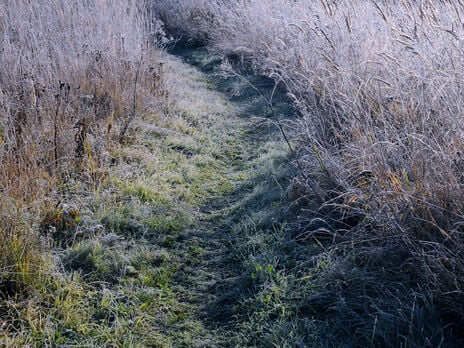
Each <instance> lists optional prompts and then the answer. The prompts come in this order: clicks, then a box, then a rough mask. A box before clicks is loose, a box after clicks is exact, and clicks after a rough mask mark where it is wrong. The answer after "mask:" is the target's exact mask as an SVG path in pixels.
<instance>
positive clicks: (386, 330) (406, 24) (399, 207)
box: [155, 0, 464, 346]
mask: <svg viewBox="0 0 464 348" xmlns="http://www.w3.org/2000/svg"><path fill="white" fill-rule="evenodd" d="M155 7H156V8H157V12H158V13H159V15H160V18H162V19H163V20H164V21H165V22H166V24H167V25H168V27H169V28H170V29H171V30H173V32H176V33H178V35H179V36H180V37H182V38H183V39H184V40H185V41H190V42H196V43H197V44H206V45H207V46H208V47H209V48H210V49H212V50H214V51H215V52H216V53H220V54H222V55H223V60H224V64H227V61H231V62H235V63H237V62H242V63H244V64H247V66H248V67H251V68H252V69H254V70H255V71H256V72H257V73H260V74H263V75H265V76H269V77H271V78H273V79H274V80H275V81H276V83H279V84H280V85H283V86H285V87H286V89H287V91H288V93H289V96H290V97H291V98H292V99H293V101H294V103H295V105H296V107H297V108H298V110H299V112H300V117H299V118H298V120H289V122H288V123H287V128H288V132H289V134H292V143H293V144H294V146H295V148H296V151H297V152H298V157H297V159H295V164H296V166H297V167H298V168H300V169H302V170H301V171H300V174H299V175H298V176H297V177H296V178H295V179H294V181H293V186H292V188H291V189H290V197H291V198H292V199H293V200H294V203H293V205H294V207H295V209H297V210H298V211H299V216H300V218H299V221H298V223H297V224H296V225H295V226H294V227H295V234H294V237H295V238H296V240H298V241H299V242H300V243H301V244H303V245H307V246H308V248H311V245H313V244H314V243H317V244H319V245H321V246H323V248H322V251H321V254H320V256H321V255H323V256H322V257H323V258H324V259H325V260H326V262H327V267H328V268H329V269H330V271H327V274H326V275H323V276H321V278H320V279H319V280H314V282H315V283H316V284H318V286H319V287H320V288H319V290H318V291H319V295H317V294H316V293H313V294H312V295H308V298H306V300H303V301H302V302H303V303H306V304H307V305H308V308H309V309H308V311H306V312H302V313H300V314H301V315H302V317H305V318H306V319H307V320H310V321H311V320H316V321H319V320H320V321H322V322H323V323H330V324H328V327H329V328H328V329H327V330H328V331H327V332H328V333H327V332H326V333H325V334H327V335H329V336H330V337H329V336H327V337H326V338H325V339H323V340H322V341H323V342H325V344H327V345H329V346H332V345H335V346H337V345H339V344H342V342H344V343H346V342H347V340H348V342H350V339H351V342H352V343H353V342H358V343H359V342H363V343H362V344H371V345H372V346H379V345H380V346H427V345H431V346H448V345H450V346H453V344H456V343H455V342H457V340H459V339H462V338H463V337H462V334H461V333H460V328H462V327H463V325H464V307H463V305H464V302H463V300H464V297H463V294H464V293H463V290H462V283H463V280H464V258H463V254H462V250H463V237H462V233H463V229H462V226H463V221H464V215H463V209H464V206H463V202H464V200H463V194H464V186H463V170H464V167H463V163H464V162H463V158H462V149H463V144H464V133H463V131H464V128H463V127H464V123H463V121H464V118H463V115H464V114H463V110H462V105H464V104H463V101H464V100H463V98H464V94H463V93H462V76H463V73H464V61H463V58H462V57H463V56H464V55H463V49H464V46H463V44H462V43H463V39H464V19H463V18H464V5H463V4H462V3H461V2H448V1H428V0H426V1H420V2H418V1H374V0H357V1H345V0H342V1H336V2H335V1H327V0H323V1H313V0H296V1H289V0H279V1H238V2H237V1H233V2H232V1H201V0H190V1H183V2H181V3H178V2H171V1H158V2H157V3H156V5H155ZM353 279H357V281H358V283H357V284H351V283H352V280H353ZM349 284H351V285H349ZM345 287H346V288H345ZM311 304H312V305H311ZM318 306H319V307H320V309H319V310H315V308H317V307H318ZM311 308H313V309H311ZM356 339H359V340H360V341H356ZM453 342H454V343H453ZM321 344H322V343H321Z"/></svg>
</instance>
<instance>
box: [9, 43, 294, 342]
mask: <svg viewBox="0 0 464 348" xmlns="http://www.w3.org/2000/svg"><path fill="white" fill-rule="evenodd" d="M182 53H183V55H184V57H183V59H182V58H176V57H174V56H172V55H168V54H163V55H161V56H160V57H159V59H160V60H161V61H163V70H164V74H163V76H164V83H165V89H166V91H168V95H167V96H166V100H165V102H164V103H163V105H162V107H161V108H160V112H159V113H155V114H149V115H146V116H144V117H141V118H138V119H136V120H134V121H133V123H132V124H131V127H130V129H129V130H128V132H127V139H126V142H125V144H123V145H120V146H118V147H115V148H113V149H112V150H111V151H110V153H109V154H108V156H110V162H111V166H110V168H109V170H108V172H106V173H99V172H95V173H93V175H92V178H89V181H88V185H87V184H83V183H82V178H79V177H76V178H73V177H72V176H70V177H69V178H67V181H66V186H65V187H63V188H62V190H63V192H64V198H63V199H66V201H68V202H71V203H72V206H75V207H76V208H77V209H78V210H79V212H80V216H81V217H80V223H79V225H77V226H74V225H72V226H71V225H70V228H71V229H72V231H61V232H60V233H63V237H66V236H70V235H72V236H73V242H72V243H69V241H65V242H63V243H62V244H61V246H60V247H58V248H55V249H54V251H53V257H52V258H51V260H50V261H51V264H55V262H56V263H57V264H58V267H59V269H57V271H56V274H55V275H50V276H46V277H44V281H43V284H37V288H36V290H35V292H34V295H33V296H32V297H30V298H28V299H25V300H24V301H20V300H19V299H16V300H15V301H9V302H5V303H4V306H3V307H2V313H3V314H2V318H8V315H9V314H8V313H11V318H12V319H11V322H9V321H8V320H5V321H2V323H1V325H2V328H3V329H4V331H3V333H2V334H1V335H0V345H1V346H6V347H10V346H11V347H16V346H79V347H81V346H83V347H101V346H106V347H112V346H114V347H228V346H245V345H253V343H252V342H248V340H249V338H248V337H247V334H246V333H247V332H249V331H250V330H253V328H252V327H249V328H245V327H244V326H243V325H248V323H250V321H249V320H248V319H249V311H250V309H251V310H252V311H253V313H258V314H259V313H261V312H260V311H263V313H267V314H266V315H268V314H272V311H273V310H278V311H281V310H282V308H280V309H279V306H280V305H279V299H278V297H276V301H274V300H271V299H270V297H269V296H271V295H269V294H266V293H265V294H262V291H261V290H263V291H265V292H268V291H274V290H273V287H267V285H266V286H264V285H263V284H265V283H266V284H269V281H271V282H273V281H274V280H275V279H276V277H277V276H278V272H277V270H276V268H275V267H276V263H277V260H276V258H275V257H274V256H272V253H271V254H267V253H266V250H269V246H270V241H275V240H278V239H279V238H281V237H282V233H283V232H282V231H283V230H284V229H283V228H282V226H283V225H282V216H283V215H282V214H283V213H284V212H283V208H282V207H283V204H282V200H283V197H284V195H285V191H286V187H287V186H288V180H289V178H290V177H291V176H290V173H288V170H289V168H291V166H289V159H288V157H289V151H288V148H287V146H286V144H285V143H284V142H283V141H282V140H281V137H280V135H279V133H278V131H277V129H276V127H274V126H272V125H271V124H270V123H269V122H268V120H267V119H266V117H268V116H269V115H268V114H269V111H268V108H267V107H266V105H265V104H264V103H263V100H262V98H260V97H259V95H257V93H256V92H255V91H254V90H253V89H252V88H250V86H249V85H248V84H247V83H245V82H244V81H243V80H240V79H237V78H220V77H218V76H217V72H218V71H219V70H218V67H219V64H218V63H219V62H218V60H217V59H216V58H215V57H212V56H210V55H207V54H205V53H204V52H201V51H195V50H191V51H188V50H186V51H183V52H182ZM183 60H184V61H183ZM185 61H189V62H190V64H188V63H187V62H185ZM201 70H203V72H202V71H201ZM253 83H254V84H256V85H258V86H259V87H260V88H262V89H263V91H264V92H266V91H267V92H268V93H270V92H271V91H272V88H273V85H272V84H270V83H269V81H264V80H259V79H257V80H254V81H253ZM279 103H280V104H279ZM279 105H282V106H283V107H285V105H286V103H285V102H284V101H279V100H277V102H276V108H277V110H280V108H279ZM90 169H91V170H92V168H90ZM72 206H71V207H72ZM53 260H55V261H53ZM279 262H280V261H279ZM256 294H258V295H257V296H258V297H256V298H254V297H255V295H256ZM272 296H274V295H272ZM274 307H275V308H274ZM255 309H256V310H255ZM267 320H269V319H267ZM257 335H258V336H260V334H259V333H257Z"/></svg>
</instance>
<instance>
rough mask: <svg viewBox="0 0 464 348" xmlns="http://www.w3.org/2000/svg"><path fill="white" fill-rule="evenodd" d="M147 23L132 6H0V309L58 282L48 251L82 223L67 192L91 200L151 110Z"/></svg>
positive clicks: (155, 37)
mask: <svg viewBox="0 0 464 348" xmlns="http://www.w3.org/2000/svg"><path fill="white" fill-rule="evenodd" d="M152 18H153V17H152V16H151V14H150V13H149V10H148V7H147V4H146V3H144V2H141V1H126V2H125V4H124V6H121V4H120V2H118V1H113V0H104V1H98V2H88V1H73V2H63V1H55V0H44V1H33V2H31V1H26V0H24V1H22V0H19V1H3V2H2V3H1V4H0V65H1V66H2V69H1V71H0V192H1V198H0V294H1V296H0V301H6V300H8V299H14V298H23V297H24V296H27V294H28V293H29V292H31V293H33V292H34V290H38V289H40V287H41V286H42V285H45V283H47V282H48V281H50V279H51V278H50V277H51V276H52V275H53V274H56V275H57V276H58V273H59V271H58V270H57V269H56V263H55V260H53V259H52V256H51V254H50V251H51V248H54V247H57V246H58V247H64V246H66V245H69V244H70V243H71V240H72V239H73V238H74V236H72V235H70V234H68V233H67V232H65V231H67V230H74V231H75V226H76V225H77V224H78V223H79V222H80V221H81V220H82V216H81V212H80V211H79V210H78V209H76V208H75V207H73V206H75V203H76V202H69V199H68V197H67V195H68V194H69V192H68V189H69V187H68V184H69V182H70V181H71V179H76V181H77V182H80V183H81V189H82V192H83V194H84V195H86V194H87V195H90V194H91V193H92V192H97V191H98V190H99V187H100V185H102V184H103V183H104V182H105V180H106V178H107V175H106V170H107V167H108V164H109V162H108V161H109V156H108V151H109V149H110V148H111V147H112V146H114V145H115V144H117V143H118V142H120V141H124V136H125V134H124V133H125V131H126V128H127V126H128V125H129V123H130V122H131V121H132V119H133V118H134V117H135V116H136V115H140V114H143V113H145V112H146V111H147V110H152V109H153V108H154V107H155V106H156V103H158V101H157V99H159V98H157V95H159V93H160V92H161V90H162V89H161V76H160V74H161V69H160V66H159V64H158V63H157V62H156V59H155V53H156V52H155V51H154V47H155V45H158V44H160V45H162V44H163V42H164V41H163V40H165V39H166V38H165V37H164V36H163V31H162V28H161V27H160V24H159V23H158V22H156V21H154V20H152ZM86 191H87V193H85V192H86ZM69 203H71V205H70V204H69ZM3 305H4V303H2V305H1V306H0V308H1V309H0V312H1V315H2V316H3V315H4V314H5V313H4V312H3V311H4V310H5V307H4V306H3ZM5 325H6V324H5ZM2 330H3V328H2Z"/></svg>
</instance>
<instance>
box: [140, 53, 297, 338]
mask: <svg viewBox="0 0 464 348" xmlns="http://www.w3.org/2000/svg"><path fill="white" fill-rule="evenodd" d="M175 54H177V55H178V56H180V58H177V57H173V56H171V55H167V56H164V58H163V60H164V78H165V84H166V89H167V90H168V91H169V97H168V100H169V102H168V105H169V106H168V107H167V108H166V112H167V117H168V119H169V117H173V118H175V121H174V122H172V121H173V120H172V119H171V120H168V121H167V123H166V127H171V126H170V124H174V125H177V129H176V128H174V129H171V131H173V132H176V133H173V134H174V136H172V135H169V136H166V137H164V139H163V142H164V145H166V146H167V148H170V149H171V150H173V151H174V152H177V153H178V154H180V156H181V157H182V158H181V159H178V160H177V161H175V163H172V165H171V166H168V168H169V169H168V171H169V172H170V173H173V172H175V173H181V175H182V176H183V178H182V180H181V181H182V184H183V185H184V186H185V189H186V191H187V193H186V194H185V195H184V197H183V198H182V195H180V196H179V197H180V200H179V201H178V204H179V205H180V206H182V207H183V208H182V209H183V210H184V212H188V213H187V214H188V215H189V216H188V221H189V222H188V223H187V224H185V226H184V227H183V228H181V229H179V230H178V231H175V233H172V234H171V235H167V236H166V237H165V238H164V239H163V240H162V242H161V245H162V247H163V249H164V250H163V252H165V253H167V254H169V255H171V256H170V257H169V259H170V263H171V264H170V266H171V268H172V269H173V271H172V274H171V279H170V280H169V287H170V291H172V292H173V293H175V298H176V301H177V302H178V303H177V306H178V309H177V311H178V315H177V318H176V320H174V322H172V323H171V324H172V325H169V327H166V328H165V330H166V332H165V334H166V336H167V337H170V339H169V341H170V344H169V345H172V346H176V347H178V346H186V347H187V346H189V347H194V346H197V347H224V346H232V345H236V344H239V343H240V341H241V338H240V337H238V336H237V335H238V334H239V333H238V332H236V324H237V322H238V321H239V319H238V318H239V312H240V310H239V308H240V306H241V305H243V300H244V299H245V298H246V295H247V292H249V290H250V287H252V286H253V284H252V282H253V280H252V276H253V275H252V274H251V273H250V272H249V271H248V270H247V269H248V268H249V266H250V264H252V263H253V262H254V260H253V257H254V256H253V255H254V254H255V253H256V251H257V249H259V248H260V247H261V243H263V242H264V241H262V240H259V239H256V240H254V238H255V236H254V235H253V234H254V232H255V231H256V230H258V229H260V230H263V229H269V231H268V232H267V233H269V234H272V228H273V227H276V226H277V223H278V221H281V216H280V214H281V213H282V204H281V201H282V198H283V196H284V195H285V187H286V186H287V182H288V177H289V175H288V174H289V173H288V168H289V167H290V166H289V151H288V148H287V145H286V144H285V142H284V141H283V140H282V139H281V135H280V133H279V130H278V129H277V128H276V127H275V126H273V125H272V124H271V123H269V122H268V117H272V114H270V110H269V108H268V106H267V105H266V103H265V102H264V100H263V98H262V97H261V96H260V95H259V94H258V93H257V92H256V91H255V90H253V88H251V87H250V85H249V84H248V83H247V82H245V80H243V79H239V78H237V77H229V78H224V77H223V76H222V77H221V76H220V75H221V70H220V61H219V58H217V57H214V56H210V55H208V54H206V53H205V52H204V51H202V50H196V49H184V50H182V51H177V52H175ZM246 78H247V79H249V81H250V82H251V83H252V84H253V86H256V87H258V88H259V89H260V93H262V94H268V95H270V93H272V90H273V88H274V85H273V83H272V81H268V80H265V79H261V78H257V77H252V76H248V77H246ZM287 105H288V104H287V101H286V100H285V99H284V96H283V95H281V94H278V93H277V94H276V96H275V107H276V108H277V110H278V111H279V112H287V111H288V110H287V109H284V108H287ZM146 122H149V120H148V121H146ZM137 129H139V130H141V129H150V126H149V125H148V124H140V125H139V126H138V128H137ZM156 135H157V136H158V135H159V134H156ZM186 168H188V170H186ZM160 174H161V175H168V176H169V175H171V174H169V173H160ZM182 184H181V183H179V182H177V183H176V182H174V185H182ZM172 193H173V194H175V193H174V192H172ZM192 193H193V197H192ZM252 267H254V266H252Z"/></svg>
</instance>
